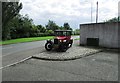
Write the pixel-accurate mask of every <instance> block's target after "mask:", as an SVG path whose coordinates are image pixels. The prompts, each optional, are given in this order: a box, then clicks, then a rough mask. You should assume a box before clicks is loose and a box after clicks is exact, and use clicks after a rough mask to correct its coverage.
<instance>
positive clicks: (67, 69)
mask: <svg viewBox="0 0 120 83" xmlns="http://www.w3.org/2000/svg"><path fill="white" fill-rule="evenodd" d="M76 50H77V49H76ZM57 54H58V53H56V55H57ZM2 75H3V76H2V78H3V81H117V80H118V54H117V53H116V52H112V51H104V52H100V53H96V54H93V55H90V56H87V57H83V58H80V59H76V60H70V61H45V60H39V59H29V60H27V61H25V62H23V63H20V64H17V65H14V66H11V67H7V68H4V69H3V70H2ZM92 83H93V82H92ZM94 83H97V82H94ZM104 83H109V82H104Z"/></svg>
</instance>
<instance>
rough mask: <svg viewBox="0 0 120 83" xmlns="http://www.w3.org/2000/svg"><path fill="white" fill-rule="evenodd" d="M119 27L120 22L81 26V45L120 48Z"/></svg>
mask: <svg viewBox="0 0 120 83" xmlns="http://www.w3.org/2000/svg"><path fill="white" fill-rule="evenodd" d="M118 25H120V22H119V23H118V22H113V23H92V24H80V45H90V46H100V47H107V48H120V46H119V45H118V43H119V42H118V40H119V38H118V32H119V31H118V28H119V27H118Z"/></svg>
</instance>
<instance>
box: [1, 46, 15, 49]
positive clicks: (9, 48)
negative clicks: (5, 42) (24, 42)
mask: <svg viewBox="0 0 120 83" xmlns="http://www.w3.org/2000/svg"><path fill="white" fill-rule="evenodd" d="M10 48H13V47H12V46H10V47H3V48H2V49H3V50H4V49H10Z"/></svg>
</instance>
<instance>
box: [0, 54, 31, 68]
mask: <svg viewBox="0 0 120 83" xmlns="http://www.w3.org/2000/svg"><path fill="white" fill-rule="evenodd" d="M31 58H32V56H29V57H27V58H25V59H23V60H20V61H18V62H15V63H12V64H9V65H6V66H4V67H0V70H1V69H3V68H6V67H10V66H13V65H16V64H19V63H22V62H24V61H26V60H28V59H31Z"/></svg>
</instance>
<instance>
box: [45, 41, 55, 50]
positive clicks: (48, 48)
mask: <svg viewBox="0 0 120 83" xmlns="http://www.w3.org/2000/svg"><path fill="white" fill-rule="evenodd" d="M52 48H53V47H52V44H51V43H50V42H47V43H46V44H45V49H46V50H47V51H51V50H52Z"/></svg>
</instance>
